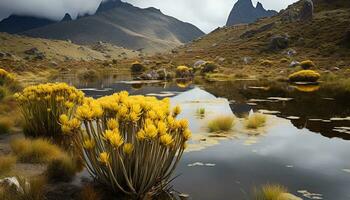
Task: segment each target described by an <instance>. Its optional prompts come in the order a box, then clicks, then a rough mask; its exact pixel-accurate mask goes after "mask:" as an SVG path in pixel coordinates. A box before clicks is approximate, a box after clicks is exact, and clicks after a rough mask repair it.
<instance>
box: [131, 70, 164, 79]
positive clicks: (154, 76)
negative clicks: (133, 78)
mask: <svg viewBox="0 0 350 200" xmlns="http://www.w3.org/2000/svg"><path fill="white" fill-rule="evenodd" d="M159 77H160V76H159V74H158V73H157V71H155V70H151V71H150V72H146V73H143V74H141V75H140V76H139V77H138V78H137V79H139V80H159V79H160V78H159Z"/></svg>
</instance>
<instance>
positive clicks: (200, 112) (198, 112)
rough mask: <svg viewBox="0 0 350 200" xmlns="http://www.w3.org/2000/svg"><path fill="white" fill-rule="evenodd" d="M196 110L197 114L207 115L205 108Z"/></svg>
mask: <svg viewBox="0 0 350 200" xmlns="http://www.w3.org/2000/svg"><path fill="white" fill-rule="evenodd" d="M196 112H197V115H200V116H203V115H205V108H198V109H197V111H196Z"/></svg>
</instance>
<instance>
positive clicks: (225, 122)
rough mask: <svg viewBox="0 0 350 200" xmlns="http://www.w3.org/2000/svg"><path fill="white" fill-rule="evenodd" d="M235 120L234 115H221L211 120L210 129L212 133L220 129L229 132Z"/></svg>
mask: <svg viewBox="0 0 350 200" xmlns="http://www.w3.org/2000/svg"><path fill="white" fill-rule="evenodd" d="M234 122H235V120H234V117H232V116H220V117H217V118H215V119H213V120H212V121H210V122H209V124H208V130H209V132H211V133H213V132H220V131H222V132H227V131H230V130H231V129H232V127H233V126H234Z"/></svg>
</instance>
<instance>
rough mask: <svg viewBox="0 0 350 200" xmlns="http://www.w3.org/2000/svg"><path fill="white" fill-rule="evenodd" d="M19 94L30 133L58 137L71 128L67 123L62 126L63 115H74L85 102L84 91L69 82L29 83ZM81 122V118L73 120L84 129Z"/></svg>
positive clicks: (25, 124)
mask: <svg viewBox="0 0 350 200" xmlns="http://www.w3.org/2000/svg"><path fill="white" fill-rule="evenodd" d="M15 97H16V100H17V102H18V104H19V107H20V110H21V113H22V115H23V119H24V127H23V132H24V134H25V135H26V136H30V137H39V136H41V137H48V138H58V137H61V136H62V133H64V132H65V131H67V130H66V129H67V127H66V126H63V127H61V126H60V124H59V117H60V116H61V115H62V114H63V113H66V114H67V115H72V114H73V113H74V112H75V110H76V108H77V106H78V105H80V104H82V102H83V99H84V94H83V93H82V92H81V91H79V90H77V89H76V88H74V87H71V86H69V85H67V84H66V83H48V84H41V85H37V86H29V87H27V88H25V89H24V90H23V92H21V93H17V94H15ZM61 120H63V119H61ZM77 122H78V120H77V119H72V120H70V121H69V123H71V124H72V125H75V126H74V127H75V128H80V124H79V123H77ZM70 128H73V126H70Z"/></svg>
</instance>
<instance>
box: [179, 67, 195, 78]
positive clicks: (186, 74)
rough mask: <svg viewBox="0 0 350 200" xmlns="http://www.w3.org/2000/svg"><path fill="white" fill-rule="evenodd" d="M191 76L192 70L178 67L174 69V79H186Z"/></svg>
mask: <svg viewBox="0 0 350 200" xmlns="http://www.w3.org/2000/svg"><path fill="white" fill-rule="evenodd" d="M191 76H192V68H189V67H187V66H184V65H182V66H178V67H177V68H176V77H177V78H186V77H191Z"/></svg>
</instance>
